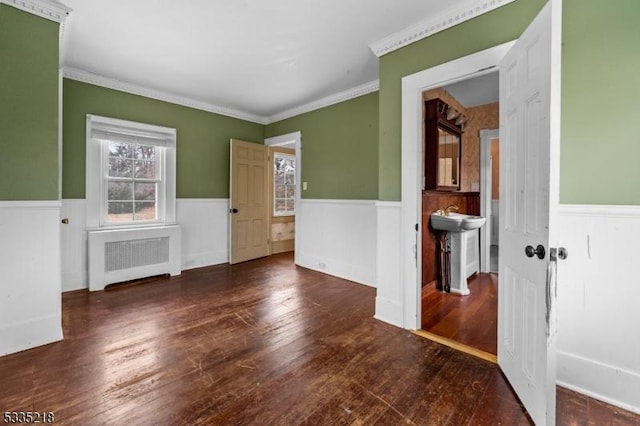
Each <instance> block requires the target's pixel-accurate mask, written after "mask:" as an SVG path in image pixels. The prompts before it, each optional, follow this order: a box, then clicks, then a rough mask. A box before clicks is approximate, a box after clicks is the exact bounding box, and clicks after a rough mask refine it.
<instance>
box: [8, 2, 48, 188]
mask: <svg viewBox="0 0 640 426" xmlns="http://www.w3.org/2000/svg"><path fill="white" fill-rule="evenodd" d="M57 199H58V23H56V22H53V21H49V20H47V19H44V18H40V17H38V16H35V15H32V14H30V13H27V12H23V11H21V10H18V9H16V8H13V7H11V6H7V5H6V4H0V200H57Z"/></svg>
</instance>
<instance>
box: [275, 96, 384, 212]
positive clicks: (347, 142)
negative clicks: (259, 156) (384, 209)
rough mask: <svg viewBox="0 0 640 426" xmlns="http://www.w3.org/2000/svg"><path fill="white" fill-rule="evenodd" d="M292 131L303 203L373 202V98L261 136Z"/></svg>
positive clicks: (300, 118)
mask: <svg viewBox="0 0 640 426" xmlns="http://www.w3.org/2000/svg"><path fill="white" fill-rule="evenodd" d="M298 130H299V131H301V132H302V181H303V182H307V185H308V187H307V190H306V191H303V192H302V197H303V198H315V199H349V200H375V199H377V197H378V149H377V146H378V93H377V92H376V93H371V94H368V95H364V96H360V97H358V98H355V99H351V100H348V101H345V102H341V103H339V104H335V105H331V106H328V107H325V108H322V109H319V110H316V111H312V112H308V113H306V114H301V115H299V116H296V117H293V118H289V119H287V120H283V121H279V122H277V123H273V124H270V125H268V126H267V128H266V136H267V137H272V136H278V135H283V134H286V133H292V132H295V131H298Z"/></svg>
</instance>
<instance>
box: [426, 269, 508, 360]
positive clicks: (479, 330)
mask: <svg viewBox="0 0 640 426" xmlns="http://www.w3.org/2000/svg"><path fill="white" fill-rule="evenodd" d="M468 285H469V291H470V292H471V294H469V295H467V296H460V295H459V294H455V293H443V292H440V291H438V290H437V289H436V287H435V283H431V284H428V285H426V286H424V287H423V288H422V329H423V330H425V331H428V332H430V333H433V334H436V335H438V336H441V337H444V338H447V339H451V340H454V341H456V342H459V343H462V344H464V345H467V346H471V347H472V348H476V349H479V350H481V351H484V352H488V353H490V354H493V355H496V354H497V353H498V352H497V351H498V346H497V341H498V276H497V275H496V274H476V275H474V276H473V277H471V278H470V279H469V281H468Z"/></svg>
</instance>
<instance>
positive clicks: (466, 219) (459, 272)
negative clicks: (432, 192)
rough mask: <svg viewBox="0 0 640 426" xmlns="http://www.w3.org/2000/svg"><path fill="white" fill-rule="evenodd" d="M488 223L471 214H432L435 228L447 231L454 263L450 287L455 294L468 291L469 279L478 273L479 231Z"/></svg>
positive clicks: (439, 212)
mask: <svg viewBox="0 0 640 426" xmlns="http://www.w3.org/2000/svg"><path fill="white" fill-rule="evenodd" d="M485 222H486V219H485V218H484V217H481V216H474V215H468V214H461V213H448V214H446V213H443V212H441V211H437V212H435V213H432V214H431V226H432V227H433V229H435V230H437V231H441V232H446V241H447V245H448V246H449V250H448V251H450V265H451V276H450V279H449V286H450V291H452V292H454V293H458V294H462V295H467V294H469V287H468V285H467V278H468V277H469V276H471V275H473V274H474V273H475V272H478V270H479V266H480V262H479V257H480V256H479V243H478V231H477V230H478V229H479V228H480V227H481V226H483V225H484V224H485Z"/></svg>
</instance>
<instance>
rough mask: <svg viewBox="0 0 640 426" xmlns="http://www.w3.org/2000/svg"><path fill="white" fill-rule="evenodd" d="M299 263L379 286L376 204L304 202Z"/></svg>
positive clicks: (299, 226)
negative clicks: (377, 282) (377, 275)
mask: <svg viewBox="0 0 640 426" xmlns="http://www.w3.org/2000/svg"><path fill="white" fill-rule="evenodd" d="M298 210H299V213H300V216H301V218H303V220H301V221H296V239H298V241H297V245H296V247H297V250H298V252H297V253H296V263H297V264H298V265H300V266H302V267H305V268H309V269H313V270H316V271H320V272H324V273H327V274H330V275H335V276H337V277H340V278H345V279H347V280H351V281H355V282H357V283H360V284H365V285H368V286H372V287H375V286H376V245H377V238H376V202H375V201H370V200H315V199H302V200H300V205H299V206H298Z"/></svg>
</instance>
